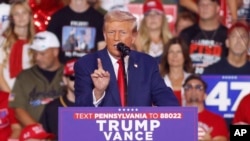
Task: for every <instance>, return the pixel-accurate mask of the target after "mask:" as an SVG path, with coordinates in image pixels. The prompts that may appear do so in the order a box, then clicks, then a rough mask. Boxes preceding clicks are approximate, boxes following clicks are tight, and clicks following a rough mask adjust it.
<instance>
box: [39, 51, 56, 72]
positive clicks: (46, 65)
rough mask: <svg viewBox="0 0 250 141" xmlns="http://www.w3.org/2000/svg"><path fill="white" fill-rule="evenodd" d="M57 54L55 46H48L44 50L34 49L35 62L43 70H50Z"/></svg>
mask: <svg viewBox="0 0 250 141" xmlns="http://www.w3.org/2000/svg"><path fill="white" fill-rule="evenodd" d="M57 55H58V49H57V48H49V49H46V50H45V51H34V59H35V62H36V64H37V65H38V66H39V67H40V68H41V69H44V70H50V69H51V68H53V67H54V64H55V60H56V59H57Z"/></svg>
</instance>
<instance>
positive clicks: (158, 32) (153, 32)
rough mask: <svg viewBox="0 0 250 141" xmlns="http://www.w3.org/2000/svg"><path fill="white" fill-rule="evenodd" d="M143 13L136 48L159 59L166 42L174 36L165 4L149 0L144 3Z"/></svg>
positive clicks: (156, 0)
mask: <svg viewBox="0 0 250 141" xmlns="http://www.w3.org/2000/svg"><path fill="white" fill-rule="evenodd" d="M143 13H144V18H143V19H142V21H141V25H140V28H139V31H138V36H137V38H136V41H135V48H136V50H138V51H141V52H145V53H147V54H149V55H151V56H153V57H155V58H156V59H157V61H159V60H160V57H161V55H162V52H163V46H164V44H166V43H167V41H168V40H169V39H170V38H171V37H172V35H171V32H170V30H169V26H168V21H167V18H166V15H165V13H164V9H163V5H162V3H161V2H160V1H158V0H147V1H146V2H145V3H144V5H143Z"/></svg>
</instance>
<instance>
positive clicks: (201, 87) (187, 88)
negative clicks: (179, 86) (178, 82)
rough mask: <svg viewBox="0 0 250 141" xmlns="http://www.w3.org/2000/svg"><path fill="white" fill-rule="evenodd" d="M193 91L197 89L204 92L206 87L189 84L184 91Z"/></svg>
mask: <svg viewBox="0 0 250 141" xmlns="http://www.w3.org/2000/svg"><path fill="white" fill-rule="evenodd" d="M192 89H195V90H198V91H202V90H204V87H203V86H202V85H195V86H192V85H190V84H187V85H185V86H184V90H186V91H190V90H192Z"/></svg>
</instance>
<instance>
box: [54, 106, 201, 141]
mask: <svg viewBox="0 0 250 141" xmlns="http://www.w3.org/2000/svg"><path fill="white" fill-rule="evenodd" d="M197 118H198V116H197V108H195V107H126V108H121V107H115V108H114V107H98V108H92V107H71V108H59V140H60V141H83V140H84V141H163V140H169V141H183V140H186V141H197V135H198V134H197V133H198V131H197V129H198V128H197V123H198V121H197V120H198V119H197Z"/></svg>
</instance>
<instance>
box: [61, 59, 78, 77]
mask: <svg viewBox="0 0 250 141" xmlns="http://www.w3.org/2000/svg"><path fill="white" fill-rule="evenodd" d="M75 62H76V59H72V60H69V61H68V62H66V64H65V66H64V70H63V74H64V75H66V76H72V75H75V71H74V64H75Z"/></svg>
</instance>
